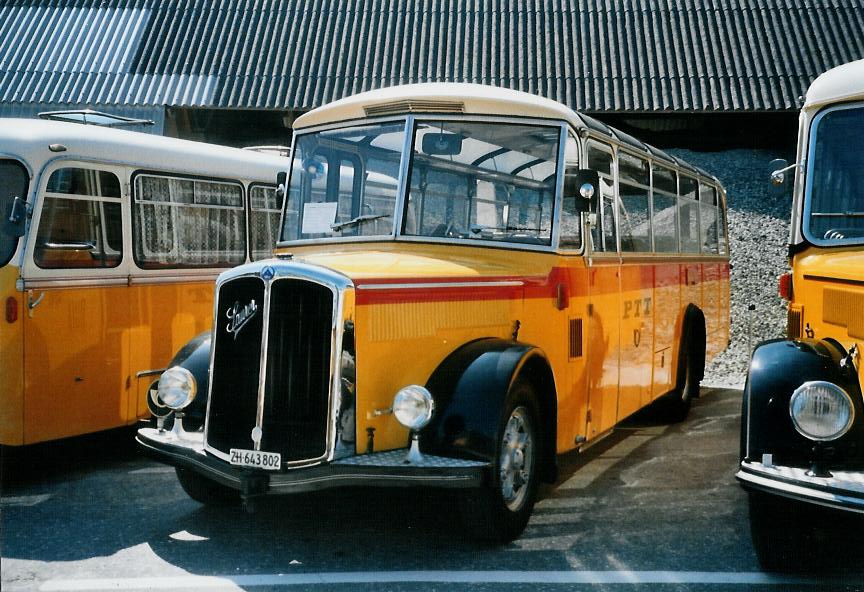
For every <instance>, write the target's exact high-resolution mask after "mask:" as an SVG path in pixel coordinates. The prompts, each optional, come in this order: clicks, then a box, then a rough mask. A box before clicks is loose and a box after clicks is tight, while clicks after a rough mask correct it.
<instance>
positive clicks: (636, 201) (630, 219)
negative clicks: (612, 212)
mask: <svg viewBox="0 0 864 592" xmlns="http://www.w3.org/2000/svg"><path fill="white" fill-rule="evenodd" d="M649 192H650V178H649V172H648V161H646V160H644V159H642V158H638V157H636V156H633V155H631V154H628V153H626V152H621V151H619V152H618V194H619V195H620V198H621V200H620V202H619V204H620V208H621V209H620V212H619V216H618V226H619V233H620V235H621V251H624V252H635V253H648V252H650V251H651V217H650V215H649V209H648V207H649V206H648V195H649Z"/></svg>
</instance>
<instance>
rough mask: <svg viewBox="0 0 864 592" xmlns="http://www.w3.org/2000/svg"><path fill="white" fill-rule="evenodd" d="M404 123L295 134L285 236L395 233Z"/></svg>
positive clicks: (322, 236)
mask: <svg viewBox="0 0 864 592" xmlns="http://www.w3.org/2000/svg"><path fill="white" fill-rule="evenodd" d="M404 143H405V122H404V121H398V122H389V123H380V124H374V125H365V126H357V127H348V128H341V129H337V130H330V131H322V132H317V133H309V134H303V135H300V136H298V137H297V140H296V142H295V147H294V160H293V163H292V167H291V180H290V182H289V187H288V200H287V203H286V206H285V218H284V222H283V226H282V240H283V241H288V240H300V239H316V238H333V237H358V236H363V237H368V236H391V235H392V234H393V232H392V231H393V217H394V215H395V212H396V193H397V186H398V181H397V180H398V177H399V164H400V161H401V156H402V146H403V144H404Z"/></svg>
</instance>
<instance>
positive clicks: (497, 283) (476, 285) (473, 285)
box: [357, 280, 525, 290]
mask: <svg viewBox="0 0 864 592" xmlns="http://www.w3.org/2000/svg"><path fill="white" fill-rule="evenodd" d="M524 285H525V282H523V281H520V280H510V281H494V282H440V283H435V282H428V283H422V284H360V285H358V286H357V289H358V290H410V289H417V290H429V289H434V288H507V287H512V286H524Z"/></svg>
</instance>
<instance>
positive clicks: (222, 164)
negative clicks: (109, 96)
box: [0, 118, 290, 182]
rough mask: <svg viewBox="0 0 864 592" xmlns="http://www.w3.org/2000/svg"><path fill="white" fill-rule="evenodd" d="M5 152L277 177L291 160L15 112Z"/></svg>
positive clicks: (1, 151)
mask: <svg viewBox="0 0 864 592" xmlns="http://www.w3.org/2000/svg"><path fill="white" fill-rule="evenodd" d="M52 144H62V145H63V146H65V147H66V150H65V151H61V152H53V151H51V150H50V149H49V146H50V145H52ZM0 156H6V157H15V158H19V159H22V160H24V161H27V162H28V163H29V164H30V165H31V166H38V167H41V166H42V163H44V162H47V161H49V160H52V159H56V158H68V159H72V158H74V159H76V160H84V161H97V162H106V163H117V164H133V165H135V166H137V167H139V168H141V169H156V170H160V171H166V172H172V171H176V172H183V173H187V174H190V173H191V174H197V175H203V176H212V177H221V178H225V177H235V178H242V179H249V180H252V179H256V180H265V179H267V180H269V179H272V181H273V182H275V181H276V172H278V171H287V170H288V167H289V163H290V161H289V160H288V159H287V158H284V157H281V156H275V155H272V154H264V153H261V152H254V151H250V150H242V149H240V148H229V147H227V146H218V145H216V144H206V143H204V142H192V141H190V140H179V139H177V138H166V137H164V136H157V135H153V134H145V133H141V132H132V131H127V130H119V129H111V128H105V127H99V126H95V125H82V124H80V123H66V122H62V121H45V120H40V119H13V118H10V119H0ZM238 171H240V172H242V175H241V174H239V173H238Z"/></svg>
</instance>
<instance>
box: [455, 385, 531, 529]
mask: <svg viewBox="0 0 864 592" xmlns="http://www.w3.org/2000/svg"><path fill="white" fill-rule="evenodd" d="M537 409H538V406H537V396H536V394H535V391H534V387H533V386H532V385H531V384H530V383H528V382H524V381H517V382H516V383H514V385H513V386H512V387H511V388H510V392H509V393H508V395H507V404H506V405H505V406H504V413H503V414H502V416H501V420H500V423H499V429H498V434H499V435H498V444H497V446H496V454H495V464H494V467H493V471H492V478H491V480H490V481H491V482H490V483H488V484H486V485H484V486H483V487H481V488H480V489H478V490H474V491H467V492H465V493H463V494H462V496H461V497H460V498H459V502H460V503H459V506H460V511H461V514H462V520H463V522H464V524H465V525H466V527H467V529H468V531H469V533H470V534H471V535H472V536H473V537H474V538H475V539H477V540H479V541H482V542H486V543H492V544H503V543H509V542H510V541H512V540H514V539H516V538H518V537H519V535H521V534H522V532H523V531H524V530H525V526H526V525H527V524H528V519H529V518H530V517H531V512H532V510H533V509H534V503H535V502H536V500H537V484H538V481H539V474H540V467H541V462H542V442H543V440H542V430H541V425H540V422H539V414H538V412H537Z"/></svg>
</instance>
